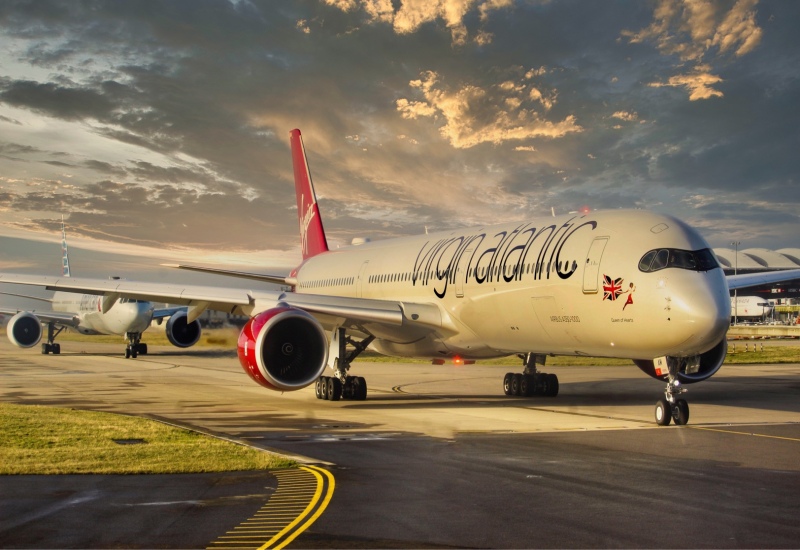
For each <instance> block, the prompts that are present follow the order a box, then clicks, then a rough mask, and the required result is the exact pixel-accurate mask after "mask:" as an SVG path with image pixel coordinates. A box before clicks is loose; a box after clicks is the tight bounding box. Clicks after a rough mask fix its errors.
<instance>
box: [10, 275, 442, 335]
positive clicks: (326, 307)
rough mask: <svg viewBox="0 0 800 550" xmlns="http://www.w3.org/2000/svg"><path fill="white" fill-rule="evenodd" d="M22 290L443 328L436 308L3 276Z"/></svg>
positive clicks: (115, 281) (339, 321)
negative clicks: (289, 310)
mask: <svg viewBox="0 0 800 550" xmlns="http://www.w3.org/2000/svg"><path fill="white" fill-rule="evenodd" d="M2 283H8V284H21V285H31V286H38V287H43V288H46V289H48V290H56V291H62V292H77V293H84V294H95V295H99V296H104V297H105V298H106V299H107V300H104V303H106V302H107V301H108V302H110V303H113V302H114V301H116V300H117V299H119V298H133V299H138V300H148V301H152V302H167V303H171V304H180V305H184V306H189V310H190V311H189V314H190V318H192V317H193V315H192V313H193V312H192V310H193V309H194V310H205V309H212V310H216V311H224V312H227V313H233V314H239V315H251V316H252V315H255V314H257V313H259V312H261V311H265V310H267V309H271V308H274V307H278V306H292V307H296V308H299V309H303V310H305V311H307V312H309V313H311V314H312V315H314V316H315V317H318V318H319V319H320V322H321V323H322V324H323V326H331V325H334V324H338V325H340V326H352V327H359V328H361V329H362V330H367V331H369V330H368V329H365V328H364V327H368V326H369V325H370V324H378V325H381V326H382V327H392V328H394V329H395V330H397V329H402V328H408V329H413V331H414V332H415V333H418V332H419V331H420V330H422V331H423V332H427V331H431V330H436V329H439V328H443V319H442V313H441V311H440V310H439V308H438V307H437V306H436V305H434V304H421V303H408V302H398V301H390V300H370V299H366V298H347V297H341V296H325V295H315V294H296V293H294V292H282V291H260V290H259V291H254V290H246V289H238V288H225V287H209V286H192V285H170V284H164V283H146V282H135V281H126V280H124V279H88V278H79V277H52V276H38V275H19V274H13V273H0V284H2Z"/></svg>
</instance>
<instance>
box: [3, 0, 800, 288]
mask: <svg viewBox="0 0 800 550" xmlns="http://www.w3.org/2000/svg"><path fill="white" fill-rule="evenodd" d="M798 23H800V3H798V2H786V1H783V0H775V1H768V0H767V1H765V0H762V1H758V0H726V1H703V2H700V1H696V0H654V1H649V2H647V1H639V0H634V1H623V0H620V1H613V0H608V1H603V2H595V1H589V0H581V1H570V0H563V1H544V0H527V1H522V2H514V1H511V0H439V1H427V0H425V1H423V0H394V1H392V0H301V1H296V2H285V1H274V2H272V1H248V0H242V1H224V0H213V1H212V0H150V1H148V0H137V1H129V2H128V1H126V2H120V1H107V2H105V1H102V0H94V1H76V0H67V1H63V2H60V1H49V0H38V1H33V2H26V1H15V0H6V1H4V2H2V3H0V271H18V272H30V273H42V274H48V273H52V274H56V272H57V271H58V270H59V269H60V268H59V266H60V235H59V227H60V223H61V217H62V215H63V216H64V217H65V219H66V224H67V228H68V235H69V241H70V246H71V250H72V251H73V253H74V254H75V255H77V256H78V258H75V257H73V258H72V263H73V265H72V270H73V274H80V275H91V276H105V275H106V274H107V275H119V274H120V272H123V274H130V273H143V272H147V271H148V269H149V272H150V273H151V275H152V274H154V275H152V276H155V277H157V278H164V277H167V276H168V275H165V271H164V270H163V269H160V270H159V269H155V268H154V266H157V265H158V264H159V263H160V262H164V261H182V262H192V263H201V264H206V265H224V266H235V267H237V268H239V269H245V270H252V271H261V272H268V273H275V272H285V271H286V270H288V269H289V268H290V267H292V266H293V265H296V264H297V263H299V261H300V252H299V235H298V221H297V215H296V205H295V195H294V188H293V178H292V173H291V170H292V166H291V158H290V152H289V131H290V130H291V129H293V128H300V129H301V131H302V133H303V138H304V142H305V146H306V151H307V155H308V160H309V165H310V168H311V172H312V176H313V179H314V183H315V186H316V192H317V196H318V200H319V204H320V208H321V211H322V218H323V221H324V223H325V227H326V231H327V233H328V240H329V243H330V244H331V246H332V247H338V246H345V245H347V244H349V243H350V242H351V240H352V239H353V238H356V237H368V238H371V239H372V240H378V239H384V238H390V237H395V236H404V235H411V234H419V233H422V232H424V231H425V229H426V228H428V229H429V230H431V231H433V230H439V229H451V228H458V227H463V226H472V225H482V224H488V223H493V222H501V221H516V220H529V219H532V218H536V217H540V216H550V215H551V212H552V211H555V212H556V213H566V212H570V211H575V210H579V209H581V208H583V207H589V208H591V209H617V208H639V209H649V210H653V211H656V212H661V213H668V214H672V215H675V216H677V217H679V218H681V219H683V220H685V221H687V222H688V223H690V224H691V225H693V226H695V227H696V228H698V229H699V230H700V232H701V233H702V234H703V235H704V236H705V238H706V239H707V240H708V241H709V242H710V244H711V245H712V246H713V247H730V243H731V242H732V241H734V240H735V241H739V242H741V243H742V244H741V248H742V249H745V248H754V247H764V248H770V249H780V248H786V247H794V248H797V247H800V235H799V233H800V231H798V230H800V219H799V218H798V214H799V213H800V209H798V206H800V185H799V182H798V179H800V157H799V156H798V153H800V125H798V122H800V109H798V108H797V105H799V104H800V33H798V32H797V26H798ZM109 271H113V272H111V273H108V272H109ZM104 272H106V273H104Z"/></svg>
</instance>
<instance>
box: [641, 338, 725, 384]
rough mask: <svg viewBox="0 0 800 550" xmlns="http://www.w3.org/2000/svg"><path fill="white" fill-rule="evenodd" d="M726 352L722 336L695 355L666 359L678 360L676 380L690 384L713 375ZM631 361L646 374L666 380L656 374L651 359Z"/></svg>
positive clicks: (723, 359) (668, 358) (668, 359)
mask: <svg viewBox="0 0 800 550" xmlns="http://www.w3.org/2000/svg"><path fill="white" fill-rule="evenodd" d="M727 353H728V341H727V340H726V339H725V338H723V339H722V341H720V343H719V344H717V345H716V346H714V347H713V348H711V349H710V350H708V351H707V352H705V353H702V354H700V355H698V356H696V357H688V358H687V357H667V361H678V364H679V367H678V376H677V378H678V380H680V382H681V383H682V384H691V383H693V382H702V381H703V380H707V379H709V378H711V377H712V376H714V374H715V373H716V372H717V371H718V370H719V368H720V367H721V366H722V363H724V362H725V357H726V354H727ZM633 362H634V363H636V366H637V367H639V368H640V369H641V370H642V372H644V373H645V374H647V375H648V376H652V377H653V378H655V379H657V380H667V376H666V375H665V376H659V375H657V374H656V369H655V366H654V364H653V361H650V360H640V359H636V360H634V361H633Z"/></svg>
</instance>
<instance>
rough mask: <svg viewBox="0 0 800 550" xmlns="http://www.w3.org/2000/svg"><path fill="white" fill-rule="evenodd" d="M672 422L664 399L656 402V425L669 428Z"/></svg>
mask: <svg viewBox="0 0 800 550" xmlns="http://www.w3.org/2000/svg"><path fill="white" fill-rule="evenodd" d="M671 420H672V410H671V407H670V406H669V402H668V401H667V398H666V397H662V398H661V399H659V400H658V401H656V424H658V425H659V426H669V423H670V421H671Z"/></svg>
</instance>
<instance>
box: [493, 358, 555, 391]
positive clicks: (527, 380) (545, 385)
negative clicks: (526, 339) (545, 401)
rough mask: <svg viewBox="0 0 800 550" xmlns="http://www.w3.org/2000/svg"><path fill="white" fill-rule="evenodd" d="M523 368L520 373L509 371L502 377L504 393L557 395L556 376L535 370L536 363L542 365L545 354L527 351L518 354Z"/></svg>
mask: <svg viewBox="0 0 800 550" xmlns="http://www.w3.org/2000/svg"><path fill="white" fill-rule="evenodd" d="M519 358H520V359H522V364H523V365H525V370H524V371H522V372H521V373H513V372H509V373H508V374H506V376H505V378H503V392H504V393H505V394H506V395H518V396H521V397H531V396H544V397H555V396H556V395H558V376H556V375H555V374H547V373H545V372H538V371H537V370H536V363H537V362H538V363H539V364H540V365H542V366H544V363H545V360H546V359H547V356H546V355H540V354H535V353H527V354H525V355H520V356H519Z"/></svg>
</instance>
